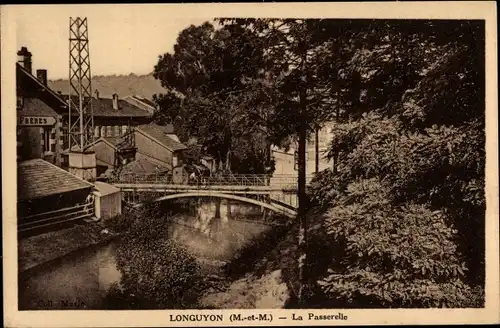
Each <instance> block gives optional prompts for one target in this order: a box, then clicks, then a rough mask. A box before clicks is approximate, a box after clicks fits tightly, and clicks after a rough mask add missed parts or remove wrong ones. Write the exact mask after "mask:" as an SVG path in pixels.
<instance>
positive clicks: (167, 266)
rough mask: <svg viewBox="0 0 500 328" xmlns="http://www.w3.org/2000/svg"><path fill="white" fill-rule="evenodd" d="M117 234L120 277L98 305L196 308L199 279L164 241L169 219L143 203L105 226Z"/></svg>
mask: <svg viewBox="0 0 500 328" xmlns="http://www.w3.org/2000/svg"><path fill="white" fill-rule="evenodd" d="M109 225H110V228H111V229H113V230H114V231H119V232H121V233H122V236H123V238H122V241H121V242H120V243H119V244H118V245H117V254H116V258H117V265H118V269H119V271H120V272H121V274H122V277H121V280H120V283H119V284H116V285H115V286H113V287H112V288H111V290H110V292H109V294H108V296H107V298H106V299H105V300H104V302H103V303H104V304H105V306H106V307H113V308H116V309H124V308H125V309H167V308H169V309H170V308H176V309H182V308H196V307H197V306H198V298H199V297H200V296H201V293H202V292H203V289H204V277H203V274H202V271H201V268H200V266H199V264H198V263H197V262H196V259H195V258H194V257H193V256H192V255H191V254H190V253H189V252H188V251H187V250H186V249H185V248H184V247H182V246H180V245H178V244H176V243H174V242H173V241H171V240H169V238H168V229H169V226H170V221H169V215H168V214H165V212H163V211H162V210H161V208H160V206H159V205H156V204H153V203H149V204H146V205H144V206H143V207H141V208H140V209H137V210H136V211H134V212H130V213H127V214H126V215H122V216H121V217H120V218H118V219H117V220H115V221H113V222H110V224H109Z"/></svg>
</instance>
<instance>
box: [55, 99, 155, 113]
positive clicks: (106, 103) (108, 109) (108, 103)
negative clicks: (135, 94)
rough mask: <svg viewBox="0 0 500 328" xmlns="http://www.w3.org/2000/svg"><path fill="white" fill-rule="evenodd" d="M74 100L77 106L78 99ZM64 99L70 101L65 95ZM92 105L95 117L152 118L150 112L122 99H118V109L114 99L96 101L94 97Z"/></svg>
mask: <svg viewBox="0 0 500 328" xmlns="http://www.w3.org/2000/svg"><path fill="white" fill-rule="evenodd" d="M72 98H73V102H74V103H75V104H77V103H78V98H77V97H75V96H72ZM64 99H68V96H67V95H64ZM92 104H93V106H94V116H95V117H151V113H149V112H148V111H146V110H144V109H142V108H140V107H138V106H135V105H134V104H131V103H129V102H127V101H125V100H122V99H118V109H114V108H113V99H111V98H99V99H96V98H94V97H92Z"/></svg>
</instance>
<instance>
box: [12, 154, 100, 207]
mask: <svg viewBox="0 0 500 328" xmlns="http://www.w3.org/2000/svg"><path fill="white" fill-rule="evenodd" d="M93 187H94V185H93V184H91V183H89V182H87V181H85V180H83V179H81V178H79V177H77V176H75V175H73V174H71V173H69V172H67V171H65V170H63V169H61V168H60V167H58V166H55V165H53V164H51V163H49V162H47V161H44V160H43V159H32V160H28V161H24V162H20V163H19V164H18V168H17V196H18V200H20V201H22V200H29V199H36V198H42V197H46V196H50V195H56V194H62V193H66V192H71V191H75V190H80V189H86V188H89V189H90V188H93Z"/></svg>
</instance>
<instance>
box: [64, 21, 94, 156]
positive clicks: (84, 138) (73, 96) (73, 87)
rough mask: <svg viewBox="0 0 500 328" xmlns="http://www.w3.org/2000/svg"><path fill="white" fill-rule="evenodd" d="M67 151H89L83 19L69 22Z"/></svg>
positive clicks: (88, 77) (87, 66)
mask: <svg viewBox="0 0 500 328" xmlns="http://www.w3.org/2000/svg"><path fill="white" fill-rule="evenodd" d="M69 31H70V32H69V33H70V36H69V149H70V152H71V151H76V152H86V151H92V148H93V147H92V146H93V142H94V115H93V108H92V83H91V72H90V53H89V39H88V27H87V18H83V19H82V18H80V17H77V18H71V17H70V19H69Z"/></svg>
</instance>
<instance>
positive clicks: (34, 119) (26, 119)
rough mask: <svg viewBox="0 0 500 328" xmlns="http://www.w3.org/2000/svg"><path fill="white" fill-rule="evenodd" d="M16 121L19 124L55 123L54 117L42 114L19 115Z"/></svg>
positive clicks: (40, 124) (48, 124) (44, 124)
mask: <svg viewBox="0 0 500 328" xmlns="http://www.w3.org/2000/svg"><path fill="white" fill-rule="evenodd" d="M18 123H19V126H50V125H54V124H55V123H56V119H55V118H54V117H43V116H21V117H19V121H18Z"/></svg>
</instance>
